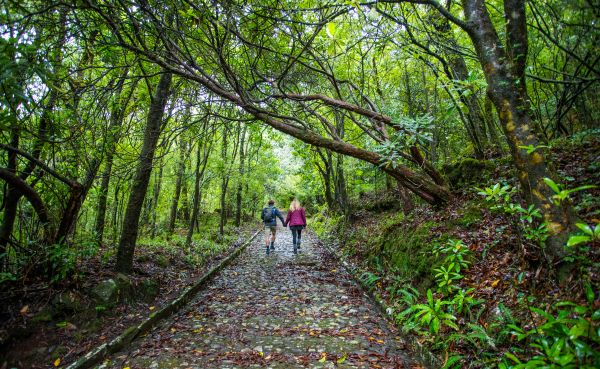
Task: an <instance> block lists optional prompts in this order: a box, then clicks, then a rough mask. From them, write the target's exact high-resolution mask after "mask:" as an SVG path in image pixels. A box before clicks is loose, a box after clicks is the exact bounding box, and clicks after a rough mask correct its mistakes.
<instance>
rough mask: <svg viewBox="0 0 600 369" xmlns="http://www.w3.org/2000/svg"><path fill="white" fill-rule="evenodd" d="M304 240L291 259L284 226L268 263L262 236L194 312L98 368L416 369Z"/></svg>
mask: <svg viewBox="0 0 600 369" xmlns="http://www.w3.org/2000/svg"><path fill="white" fill-rule="evenodd" d="M303 236H304V237H303V242H302V249H301V250H300V252H299V253H298V255H294V254H293V253H292V237H291V232H290V231H289V230H288V229H284V228H283V227H281V226H279V227H278V232H277V241H276V242H275V248H276V249H275V251H274V252H272V253H271V254H270V255H265V246H264V234H263V233H262V232H261V234H260V235H259V236H258V237H257V238H256V239H255V241H254V242H253V243H252V244H251V245H249V246H248V248H247V249H246V251H245V252H244V253H243V254H242V255H240V257H238V259H237V260H236V261H234V262H233V263H232V264H231V265H229V266H228V267H227V268H225V269H224V270H223V271H222V272H221V274H220V275H219V276H217V277H215V279H214V280H213V281H212V282H211V283H210V285H209V286H208V287H207V288H205V289H204V290H203V291H201V292H200V293H199V294H198V295H197V296H196V297H195V298H194V299H193V300H192V301H191V302H190V304H189V305H188V307H186V308H183V309H181V310H180V311H179V312H178V313H177V314H176V315H173V316H171V317H170V318H168V319H166V320H164V321H162V322H161V323H159V325H158V326H157V327H155V328H154V329H153V330H152V331H151V332H150V333H149V334H148V335H147V336H146V337H143V338H138V339H137V340H136V341H134V342H133V344H132V345H131V346H130V347H129V348H128V349H127V350H125V351H123V352H121V353H118V354H117V355H114V356H113V357H112V358H111V361H109V362H106V363H104V364H103V365H102V366H101V368H124V367H130V368H132V369H133V368H150V369H155V368H246V367H250V368H258V367H267V368H302V367H311V368H312V367H326V368H333V367H334V366H338V367H359V368H373V367H377V368H411V367H413V368H419V367H420V365H419V364H418V362H417V361H416V359H415V358H414V357H413V356H412V355H410V353H409V350H407V349H406V348H405V345H404V344H403V342H402V340H400V339H399V337H397V336H396V335H395V333H394V332H395V330H394V329H393V328H392V327H391V326H390V325H389V323H388V322H387V321H386V320H385V319H384V318H382V317H381V316H380V315H379V313H378V311H377V309H376V308H375V307H374V306H373V305H372V304H371V303H370V302H369V300H368V299H367V298H366V297H365V296H364V294H363V293H362V291H361V290H360V289H359V288H358V287H357V286H356V285H355V284H354V283H352V282H351V279H350V277H349V276H348V275H347V274H346V273H345V271H343V270H342V269H341V266H340V265H338V264H336V262H335V261H334V260H333V258H332V257H331V256H330V254H329V253H328V252H327V250H326V249H324V248H323V247H320V246H318V242H317V241H318V240H317V239H316V238H315V237H314V236H312V235H311V234H306V235H304V234H303ZM344 355H345V358H344ZM323 357H325V360H324V361H322V362H320V361H319V360H322V359H323ZM342 358H344V359H343V360H342ZM338 361H340V363H339V364H338Z"/></svg>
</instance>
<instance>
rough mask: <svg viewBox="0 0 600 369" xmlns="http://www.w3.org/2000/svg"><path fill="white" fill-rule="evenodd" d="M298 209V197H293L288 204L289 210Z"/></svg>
mask: <svg viewBox="0 0 600 369" xmlns="http://www.w3.org/2000/svg"><path fill="white" fill-rule="evenodd" d="M298 209H300V201H298V199H294V200H293V201H292V203H291V204H290V211H296V210H298Z"/></svg>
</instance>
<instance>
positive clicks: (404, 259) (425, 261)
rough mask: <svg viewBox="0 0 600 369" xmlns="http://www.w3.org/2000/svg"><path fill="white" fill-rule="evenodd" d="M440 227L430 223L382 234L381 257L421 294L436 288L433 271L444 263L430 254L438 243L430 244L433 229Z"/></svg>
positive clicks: (387, 231) (398, 228)
mask: <svg viewBox="0 0 600 369" xmlns="http://www.w3.org/2000/svg"><path fill="white" fill-rule="evenodd" d="M438 225H439V224H437V223H435V222H431V221H430V222H425V223H422V224H418V225H414V226H412V227H407V226H397V227H392V228H390V229H388V230H386V231H385V232H384V233H383V234H382V246H381V252H380V255H381V256H382V257H383V258H384V259H385V260H387V261H388V263H389V264H390V265H391V266H392V268H394V267H395V268H397V269H398V270H399V273H400V274H401V275H402V276H404V277H411V278H413V280H415V281H416V286H415V287H416V288H417V290H419V292H420V293H426V291H427V289H429V288H433V287H435V272H434V271H433V269H435V268H438V267H439V266H440V265H441V260H440V259H439V258H437V257H435V256H433V254H432V253H431V252H432V251H433V245H434V243H435V242H430V241H429V238H430V230H431V228H433V227H436V226H438ZM447 238H448V236H446V239H447ZM438 242H439V241H438ZM373 259H374V258H371V261H372V260H373Z"/></svg>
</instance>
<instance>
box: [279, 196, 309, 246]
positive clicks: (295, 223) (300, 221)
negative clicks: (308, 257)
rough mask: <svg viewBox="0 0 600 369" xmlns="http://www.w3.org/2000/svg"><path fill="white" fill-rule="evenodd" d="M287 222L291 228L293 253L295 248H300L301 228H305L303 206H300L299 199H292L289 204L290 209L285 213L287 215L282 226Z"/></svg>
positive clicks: (285, 225)
mask: <svg viewBox="0 0 600 369" xmlns="http://www.w3.org/2000/svg"><path fill="white" fill-rule="evenodd" d="M288 224H289V225H290V229H291V230H292V242H293V243H294V254H297V253H298V251H297V250H298V249H299V248H300V242H301V237H302V230H303V229H304V228H306V215H305V214H304V208H303V207H302V206H300V201H298V199H294V201H292V203H291V204H290V209H289V211H288V213H287V217H286V219H285V223H283V226H284V227H287V225H288Z"/></svg>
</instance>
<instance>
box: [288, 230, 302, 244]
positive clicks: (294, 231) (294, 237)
mask: <svg viewBox="0 0 600 369" xmlns="http://www.w3.org/2000/svg"><path fill="white" fill-rule="evenodd" d="M295 227H296V226H291V227H290V229H291V231H292V239H293V242H294V245H296V236H297V239H298V243H300V238H301V237H302V226H298V228H295Z"/></svg>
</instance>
